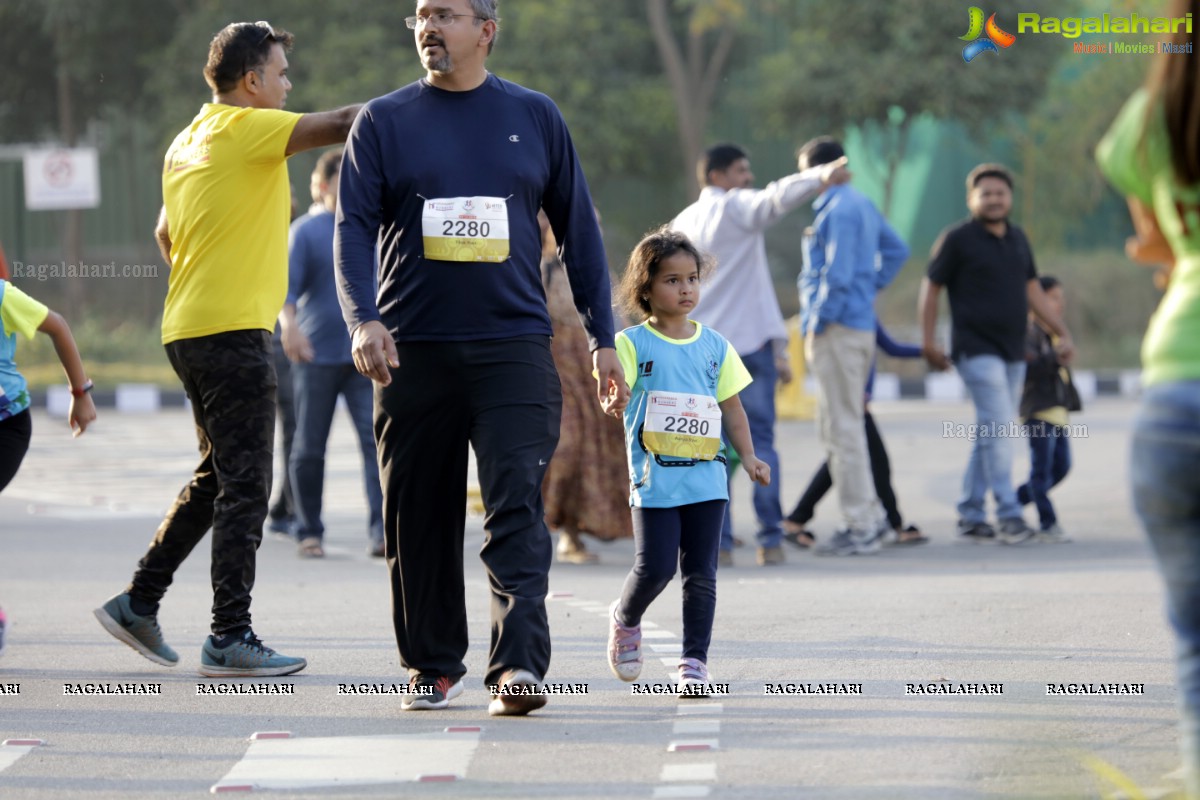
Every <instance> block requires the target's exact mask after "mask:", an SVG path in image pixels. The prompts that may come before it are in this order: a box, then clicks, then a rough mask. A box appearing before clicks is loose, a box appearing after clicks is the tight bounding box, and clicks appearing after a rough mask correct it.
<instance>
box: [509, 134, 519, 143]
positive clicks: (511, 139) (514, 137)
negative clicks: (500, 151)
mask: <svg viewBox="0 0 1200 800" xmlns="http://www.w3.org/2000/svg"><path fill="white" fill-rule="evenodd" d="M508 140H509V141H510V142H519V141H521V137H520V136H517V135H516V134H515V133H514V134H513V135H512V136H509V137H508Z"/></svg>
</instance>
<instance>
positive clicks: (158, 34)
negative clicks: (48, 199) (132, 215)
mask: <svg viewBox="0 0 1200 800" xmlns="http://www.w3.org/2000/svg"><path fill="white" fill-rule="evenodd" d="M177 13H178V3H174V4H164V3H162V2H157V0H126V2H123V3H119V4H103V3H94V2H89V1H88V0H40V2H34V0H14V1H13V2H9V3H7V4H5V5H4V6H0V52H2V53H4V54H5V57H6V64H5V67H6V68H5V69H4V70H0V98H4V100H3V101H0V141H10V142H19V141H22V140H24V141H37V140H42V139H46V138H49V139H52V140H54V141H56V142H57V143H58V144H61V145H62V146H64V147H74V146H76V145H77V144H78V143H79V140H80V137H81V135H82V134H83V132H85V131H86V130H87V128H88V127H89V125H91V124H92V123H94V122H97V121H99V120H100V118H101V117H102V116H103V114H104V112H105V110H106V109H111V108H120V109H121V111H122V113H124V114H126V115H128V116H135V115H137V114H138V113H139V112H140V111H141V110H142V108H144V106H145V105H146V104H148V103H152V102H153V98H152V97H147V96H146V95H145V94H144V93H143V92H142V86H143V85H144V83H145V81H146V78H147V76H148V74H149V73H150V72H151V71H152V70H153V69H154V61H153V59H152V57H151V56H152V54H153V53H155V52H157V51H158V49H159V48H160V47H161V46H162V43H163V42H164V41H165V40H166V38H167V32H168V31H169V30H170V29H171V26H172V24H173V23H174V20H175V18H176V15H177ZM47 56H49V57H47ZM62 219H63V255H64V256H65V257H66V259H67V260H68V261H70V262H73V263H80V262H82V261H83V224H82V223H83V218H82V214H81V211H80V210H79V209H71V210H68V211H65V212H63V216H62ZM64 303H65V306H66V311H67V313H68V315H70V316H75V315H76V314H77V313H78V311H79V310H80V305H81V303H82V291H81V288H80V284H79V283H78V282H75V281H71V282H68V283H67V284H66V297H65V299H64Z"/></svg>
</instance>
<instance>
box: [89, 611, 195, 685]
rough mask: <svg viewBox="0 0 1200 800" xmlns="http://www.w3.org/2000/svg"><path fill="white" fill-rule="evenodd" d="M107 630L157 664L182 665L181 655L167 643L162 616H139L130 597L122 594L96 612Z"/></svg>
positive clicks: (97, 617)
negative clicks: (132, 606) (159, 619)
mask: <svg viewBox="0 0 1200 800" xmlns="http://www.w3.org/2000/svg"><path fill="white" fill-rule="evenodd" d="M92 613H93V614H95V615H96V619H98V620H100V624H101V625H103V626H104V630H106V631H108V632H109V633H111V634H112V635H113V636H114V637H115V638H116V639H117V640H119V641H122V642H124V643H125V644H127V645H129V646H130V647H132V648H133V649H134V650H137V651H138V652H139V653H141V654H142V655H144V656H145V657H146V658H148V659H150V660H151V661H153V662H154V663H155V664H162V665H163V666H164V667H173V666H175V665H176V664H178V663H179V654H178V653H176V652H175V651H174V650H172V649H171V648H170V647H169V646H168V645H167V643H166V642H165V641H163V635H162V629H161V628H159V627H158V617H156V616H155V615H153V614H151V615H149V616H145V617H143V616H139V615H137V614H135V613H133V609H132V608H130V607H129V595H128V594H124V593H122V594H119V595H116V596H115V597H111V598H109V600H108V602H106V603H105V604H104V605H102V606H100V607H99V608H97V609H96V610H95V611H93V612H92Z"/></svg>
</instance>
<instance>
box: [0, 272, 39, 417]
mask: <svg viewBox="0 0 1200 800" xmlns="http://www.w3.org/2000/svg"><path fill="white" fill-rule="evenodd" d="M49 313H50V309H48V308H46V306H44V305H42V304H41V303H39V302H38V301H37V300H34V299H33V298H32V297H30V296H29V295H27V294H25V293H24V292H22V291H21V290H20V289H18V288H17V287H15V286H13V285H12V284H11V283H9V282H8V281H5V280H3V279H0V420H5V419H8V418H9V417H12V416H15V415H17V414H20V413H21V412H22V411H24V410H25V409H27V408H29V391H28V390H27V388H26V384H25V378H24V377H23V376H22V375H21V373H19V372H17V363H16V355H17V334H18V333H20V334H21V335H23V336H24V337H25V338H26V339H32V338H33V337H34V334H36V333H37V329H38V328H39V327H40V326H41V324H42V323H43V322H45V321H46V315H47V314H49Z"/></svg>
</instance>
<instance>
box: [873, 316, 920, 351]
mask: <svg viewBox="0 0 1200 800" xmlns="http://www.w3.org/2000/svg"><path fill="white" fill-rule="evenodd" d="M875 344H876V346H877V347H878V348H879V349H880V350H882V351H883V352H884V353H886V354H887V355H889V356H891V357H892V358H920V357H921V348H919V347H917V346H916V345H913V344H903V343H901V342H897V341H896V340H895V339H893V338H892V337H891V336H889V335H888V332H887V330H886V329H885V328H884V327H883V324H882V323H880V322H876V323H875Z"/></svg>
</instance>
